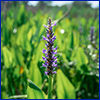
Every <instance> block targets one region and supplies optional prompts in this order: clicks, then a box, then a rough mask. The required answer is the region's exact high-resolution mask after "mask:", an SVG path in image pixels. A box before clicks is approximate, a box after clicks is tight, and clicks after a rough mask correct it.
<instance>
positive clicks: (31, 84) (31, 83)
mask: <svg viewBox="0 0 100 100" xmlns="http://www.w3.org/2000/svg"><path fill="white" fill-rule="evenodd" d="M28 82H29V87H31V88H33V89H35V90H37V91H41V89H40V88H39V87H38V86H36V85H35V84H34V83H33V82H32V81H31V80H29V79H28Z"/></svg>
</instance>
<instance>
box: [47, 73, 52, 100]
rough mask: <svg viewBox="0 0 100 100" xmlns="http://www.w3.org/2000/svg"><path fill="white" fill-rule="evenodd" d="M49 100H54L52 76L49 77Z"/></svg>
mask: <svg viewBox="0 0 100 100" xmlns="http://www.w3.org/2000/svg"><path fill="white" fill-rule="evenodd" d="M48 99H52V75H49V85H48Z"/></svg>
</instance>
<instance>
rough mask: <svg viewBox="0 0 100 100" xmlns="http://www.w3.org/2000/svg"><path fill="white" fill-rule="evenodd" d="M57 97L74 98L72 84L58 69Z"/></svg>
mask: <svg viewBox="0 0 100 100" xmlns="http://www.w3.org/2000/svg"><path fill="white" fill-rule="evenodd" d="M57 97H58V99H75V98H76V96H75V89H74V86H73V85H72V84H71V82H70V81H69V80H68V78H67V77H66V76H65V75H64V74H63V72H62V71H61V70H60V69H59V70H57Z"/></svg>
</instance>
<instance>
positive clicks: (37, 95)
mask: <svg viewBox="0 0 100 100" xmlns="http://www.w3.org/2000/svg"><path fill="white" fill-rule="evenodd" d="M28 82H29V87H28V89H27V94H28V99H44V95H43V92H42V91H41V89H40V88H39V87H38V86H37V85H36V84H34V83H33V82H32V81H31V80H28Z"/></svg>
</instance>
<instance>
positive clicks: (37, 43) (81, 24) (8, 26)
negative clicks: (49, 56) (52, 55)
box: [1, 1, 99, 99]
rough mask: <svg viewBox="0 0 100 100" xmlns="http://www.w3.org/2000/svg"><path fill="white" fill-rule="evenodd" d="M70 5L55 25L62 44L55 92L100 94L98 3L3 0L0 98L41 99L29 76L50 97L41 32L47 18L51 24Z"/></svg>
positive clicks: (88, 96) (68, 95)
mask: <svg viewBox="0 0 100 100" xmlns="http://www.w3.org/2000/svg"><path fill="white" fill-rule="evenodd" d="M60 2H61V1H60ZM70 6H72V9H71V11H70V13H69V15H68V16H67V17H65V18H64V19H62V20H61V21H60V22H59V23H57V26H55V27H54V28H53V30H54V32H55V35H56V37H57V39H56V41H55V46H58V54H57V55H58V68H57V69H56V70H57V74H56V75H54V84H53V85H54V88H53V91H52V94H53V98H54V99H75V98H76V99H99V7H97V8H92V7H91V4H89V3H88V2H87V1H74V2H73V3H72V4H64V5H62V6H52V1H50V2H49V1H41V2H38V4H37V5H36V6H30V5H28V2H27V1H24V2H23V1H8V2H7V1H5V2H4V1H1V98H2V99H7V98H10V97H11V96H14V95H20V96H22V97H21V98H24V99H26V98H29V99H30V98H32V99H37V98H40V99H41V96H40V95H39V94H38V93H36V92H35V91H33V90H31V89H30V90H28V82H27V79H30V80H31V81H33V82H34V83H35V84H36V85H37V86H38V87H39V88H41V89H42V91H43V94H44V98H46V97H47V93H48V77H47V76H46V75H44V71H45V68H41V66H42V63H43V60H42V55H43V54H42V50H43V48H44V47H45V41H43V40H42V36H43V35H44V36H45V35H46V29H45V28H44V26H43V24H47V19H48V17H51V18H52V20H53V21H55V20H57V19H59V18H61V17H62V16H63V14H64V13H66V12H67V11H68V8H70ZM91 27H92V29H93V30H94V32H93V33H91V32H90V31H91V30H92V29H91ZM27 94H28V97H27ZM23 95H24V96H23ZM18 98H20V97H17V98H16V99H18Z"/></svg>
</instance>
